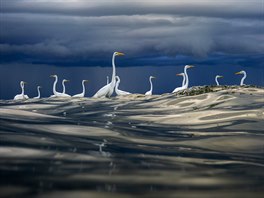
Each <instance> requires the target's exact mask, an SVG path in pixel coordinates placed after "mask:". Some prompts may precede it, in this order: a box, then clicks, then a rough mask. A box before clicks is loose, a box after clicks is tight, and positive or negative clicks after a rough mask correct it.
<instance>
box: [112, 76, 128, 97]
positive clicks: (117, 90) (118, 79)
mask: <svg viewBox="0 0 264 198" xmlns="http://www.w3.org/2000/svg"><path fill="white" fill-rule="evenodd" d="M119 83H120V78H119V76H116V86H115V92H116V95H118V96H124V95H128V94H131V93H129V92H127V91H122V90H120V89H118V86H119Z"/></svg>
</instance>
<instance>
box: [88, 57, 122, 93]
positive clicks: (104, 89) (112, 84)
mask: <svg viewBox="0 0 264 198" xmlns="http://www.w3.org/2000/svg"><path fill="white" fill-rule="evenodd" d="M123 55H125V54H123V53H121V52H114V53H113V57H112V68H113V72H112V80H111V82H110V83H109V84H107V85H105V86H103V87H102V88H101V89H99V91H97V93H96V94H94V96H93V98H102V97H110V96H111V95H112V94H113V92H114V89H115V84H116V67H115V57H116V56H123Z"/></svg>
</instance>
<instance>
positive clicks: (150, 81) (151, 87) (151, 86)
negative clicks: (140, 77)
mask: <svg viewBox="0 0 264 198" xmlns="http://www.w3.org/2000/svg"><path fill="white" fill-rule="evenodd" d="M151 79H152V78H149V83H150V92H151V93H152V89H153V85H152V80H151Z"/></svg>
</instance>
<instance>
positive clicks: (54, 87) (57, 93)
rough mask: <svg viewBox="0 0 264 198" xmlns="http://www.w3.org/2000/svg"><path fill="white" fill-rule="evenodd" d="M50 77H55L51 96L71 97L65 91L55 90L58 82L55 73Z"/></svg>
mask: <svg viewBox="0 0 264 198" xmlns="http://www.w3.org/2000/svg"><path fill="white" fill-rule="evenodd" d="M50 77H52V78H55V80H54V83H53V94H54V95H52V96H51V97H71V96H70V95H68V94H65V93H60V92H57V91H56V85H57V82H58V76H57V75H51V76H50Z"/></svg>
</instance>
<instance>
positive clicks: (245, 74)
mask: <svg viewBox="0 0 264 198" xmlns="http://www.w3.org/2000/svg"><path fill="white" fill-rule="evenodd" d="M235 74H236V75H237V74H243V75H244V76H243V78H242V79H241V81H240V85H241V86H242V85H245V84H244V80H245V79H246V77H247V73H246V72H245V71H244V70H242V71H240V72H236V73H235Z"/></svg>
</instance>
